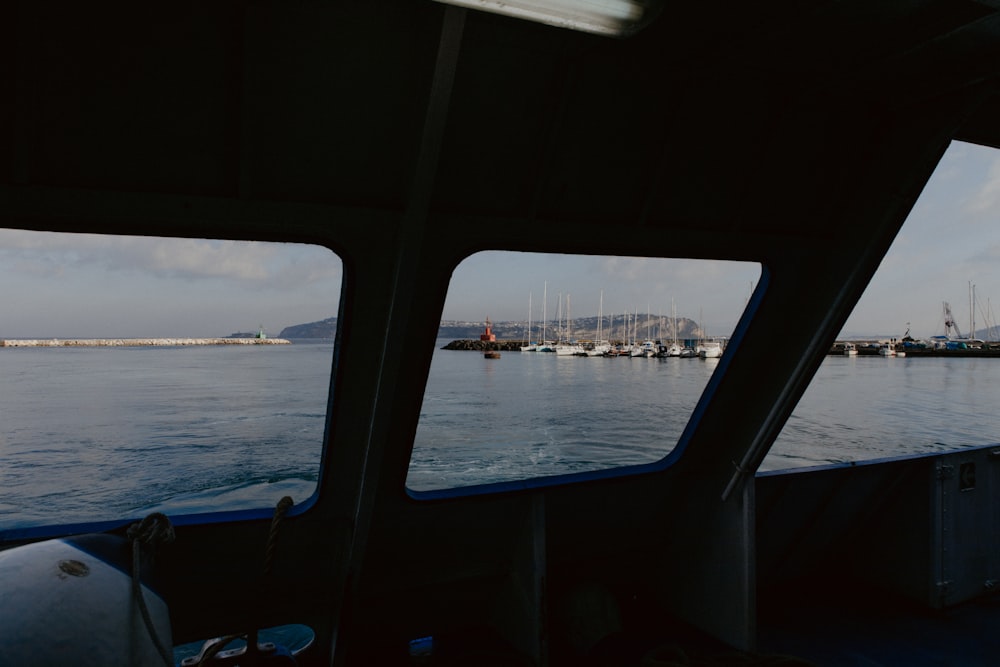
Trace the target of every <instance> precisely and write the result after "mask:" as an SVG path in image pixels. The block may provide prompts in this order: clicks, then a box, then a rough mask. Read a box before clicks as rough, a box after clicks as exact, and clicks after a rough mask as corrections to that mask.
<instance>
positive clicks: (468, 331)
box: [279, 315, 701, 340]
mask: <svg viewBox="0 0 1000 667" xmlns="http://www.w3.org/2000/svg"><path fill="white" fill-rule="evenodd" d="M492 324H493V333H494V334H496V337H497V339H499V340H524V339H525V337H526V336H527V327H528V323H527V322H526V321H517V320H512V321H506V322H493V323H492ZM610 325H611V319H610V318H609V317H605V318H604V323H603V326H602V335H603V336H604V337H605V338H615V339H620V338H624V337H625V333H624V325H623V324H622V319H621V318H620V317H619V318H617V319H616V320H615V322H614V327H613V328H612V329H611V331H609V330H608V329H609V326H610ZM485 326H486V323H485V322H462V321H459V320H441V326H440V328H439V329H438V338H450V339H452V340H458V339H473V340H478V339H479V334H481V333H483V330H484V328H485ZM545 326H546V331H545V337H546V339H548V340H555V339H557V338H558V335H557V333H556V322H555V321H551V322H548V323H547V324H546V325H545ZM637 328H638V334H637V336H638V338H640V339H644V338H646V337H647V332H648V335H649V337H651V338H653V339H661V338H662V339H666V340H670V339H672V338H673V336H674V331H673V320H672V319H671V318H669V317H667V316H660V315H650V316H649V326H648V327H647V318H646V316H645V315H639V325H638V327H637ZM336 331H337V318H336V317H330V318H327V319H325V320H320V321H319V322H309V323H307V324H296V325H294V326H290V327H285V328H284V329H282V330H281V333H280V334H279V337H280V338H333V337H334V335H335V334H336ZM570 333H571V335H572V337H573V338H574V339H582V340H593V339H595V338H597V317H580V318H577V319H574V320H573V322H572V326H571V327H570ZM541 335H542V334H541V330H540V328H539V324H538V323H537V322H533V323H532V325H531V337H532V339H535V340H537V339H538V338H540V337H541ZM700 335H701V334H700V332H699V329H698V323H697V322H695V321H694V320H691V319H688V318H686V317H678V318H677V338H678V339H680V340H684V339H690V338H698V337H699V336H700Z"/></svg>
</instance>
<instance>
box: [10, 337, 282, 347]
mask: <svg viewBox="0 0 1000 667" xmlns="http://www.w3.org/2000/svg"><path fill="white" fill-rule="evenodd" d="M185 345H291V341H289V340H287V339H285V338H44V339H34V340H29V339H15V340H0V347H180V346H185Z"/></svg>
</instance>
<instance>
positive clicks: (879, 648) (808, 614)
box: [758, 581, 1000, 667]
mask: <svg viewBox="0 0 1000 667" xmlns="http://www.w3.org/2000/svg"><path fill="white" fill-rule="evenodd" d="M813 584H814V585H811V586H809V585H807V586H805V587H803V588H801V589H800V591H799V593H797V594H791V597H789V596H780V599H773V600H771V601H770V602H769V603H768V604H766V605H763V606H764V609H762V610H761V616H760V617H759V619H758V623H759V626H758V640H759V650H760V652H762V653H769V654H781V655H789V656H796V657H797V658H799V659H803V660H807V661H809V662H810V663H812V664H815V665H822V666H823V667H896V666H899V667H903V666H906V667H931V666H933V667H942V666H954V667H987V666H995V665H997V664H1000V632H997V630H998V629H1000V596H989V597H983V598H979V599H976V600H971V601H969V602H965V603H963V604H960V605H957V606H955V607H953V608H949V609H945V610H933V609H927V608H921V607H920V606H919V605H917V604H915V603H912V602H909V601H907V600H904V599H900V598H897V597H894V596H893V595H891V594H888V593H887V594H885V595H873V594H872V592H871V591H866V590H861V589H857V588H854V589H852V588H851V587H845V586H843V582H836V583H834V582H829V581H828V582H813ZM837 588H839V593H838V594H837V595H831V593H832V590H833V589H837Z"/></svg>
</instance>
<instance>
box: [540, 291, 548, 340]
mask: <svg viewBox="0 0 1000 667" xmlns="http://www.w3.org/2000/svg"><path fill="white" fill-rule="evenodd" d="M548 304H549V283H548V281H545V282H544V283H542V339H541V340H542V345H545V318H546V317H547V313H546V312H545V309H546V306H548Z"/></svg>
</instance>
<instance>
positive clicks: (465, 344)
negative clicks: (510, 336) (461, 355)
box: [441, 339, 527, 352]
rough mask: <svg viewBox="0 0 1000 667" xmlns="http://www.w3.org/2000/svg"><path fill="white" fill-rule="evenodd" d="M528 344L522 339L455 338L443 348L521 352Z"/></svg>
mask: <svg viewBox="0 0 1000 667" xmlns="http://www.w3.org/2000/svg"><path fill="white" fill-rule="evenodd" d="M522 345H527V343H526V342H524V341H522V340H498V341H483V340H468V339H464V340H453V341H451V342H450V343H448V344H447V345H445V346H444V347H442V348H441V349H442V350H475V351H476V352H485V351H486V350H498V351H503V352H520V351H521V346H522Z"/></svg>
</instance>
